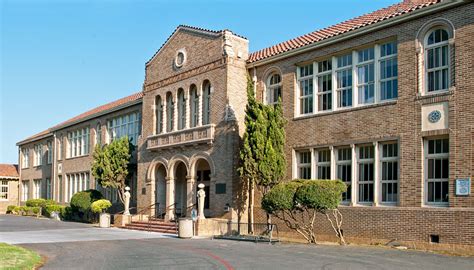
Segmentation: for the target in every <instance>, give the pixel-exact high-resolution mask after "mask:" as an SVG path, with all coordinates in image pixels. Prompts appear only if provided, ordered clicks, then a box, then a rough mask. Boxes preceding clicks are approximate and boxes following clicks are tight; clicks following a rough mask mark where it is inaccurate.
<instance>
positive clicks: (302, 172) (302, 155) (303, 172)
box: [297, 151, 311, 179]
mask: <svg viewBox="0 0 474 270" xmlns="http://www.w3.org/2000/svg"><path fill="white" fill-rule="evenodd" d="M297 164H298V166H297V167H298V178H299V179H311V152H309V151H307V152H299V153H298V156H297Z"/></svg>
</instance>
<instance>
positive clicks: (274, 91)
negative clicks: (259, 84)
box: [266, 73, 281, 104]
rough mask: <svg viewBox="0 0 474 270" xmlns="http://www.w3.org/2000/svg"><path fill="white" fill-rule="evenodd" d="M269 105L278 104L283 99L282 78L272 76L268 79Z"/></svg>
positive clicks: (278, 75) (275, 75) (276, 75)
mask: <svg viewBox="0 0 474 270" xmlns="http://www.w3.org/2000/svg"><path fill="white" fill-rule="evenodd" d="M266 86H267V89H266V90H267V91H266V92H267V104H276V103H277V102H278V99H279V98H280V97H281V76H280V74H276V73H274V74H271V75H270V76H269V77H268V79H267V85H266Z"/></svg>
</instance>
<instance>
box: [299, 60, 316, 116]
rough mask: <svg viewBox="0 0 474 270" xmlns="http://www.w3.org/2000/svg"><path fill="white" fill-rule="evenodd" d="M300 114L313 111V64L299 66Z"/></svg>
mask: <svg viewBox="0 0 474 270" xmlns="http://www.w3.org/2000/svg"><path fill="white" fill-rule="evenodd" d="M298 80H299V89H300V94H299V107H300V115H305V114H310V113H313V64H310V65H307V66H304V67H300V68H299V79H298Z"/></svg>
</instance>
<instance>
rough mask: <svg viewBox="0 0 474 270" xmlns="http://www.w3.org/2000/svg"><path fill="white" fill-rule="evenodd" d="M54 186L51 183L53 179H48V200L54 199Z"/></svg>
mask: <svg viewBox="0 0 474 270" xmlns="http://www.w3.org/2000/svg"><path fill="white" fill-rule="evenodd" d="M52 188H53V186H52V183H51V178H46V199H52V198H53V197H52V195H53V192H52V191H53V190H52Z"/></svg>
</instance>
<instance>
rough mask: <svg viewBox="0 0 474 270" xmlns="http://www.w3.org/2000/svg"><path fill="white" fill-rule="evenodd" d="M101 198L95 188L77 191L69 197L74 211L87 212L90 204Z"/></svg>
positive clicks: (100, 194)
mask: <svg viewBox="0 0 474 270" xmlns="http://www.w3.org/2000/svg"><path fill="white" fill-rule="evenodd" d="M102 198H103V196H102V193H100V192H99V191H97V190H95V189H89V190H86V191H81V192H77V193H76V194H74V195H73V196H72V198H71V208H72V209H73V210H74V211H79V212H82V213H87V212H88V211H89V210H90V208H91V204H92V203H93V202H95V201H97V200H100V199H102Z"/></svg>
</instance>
